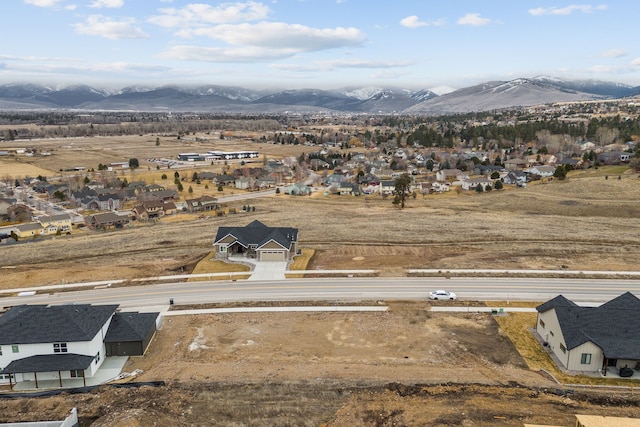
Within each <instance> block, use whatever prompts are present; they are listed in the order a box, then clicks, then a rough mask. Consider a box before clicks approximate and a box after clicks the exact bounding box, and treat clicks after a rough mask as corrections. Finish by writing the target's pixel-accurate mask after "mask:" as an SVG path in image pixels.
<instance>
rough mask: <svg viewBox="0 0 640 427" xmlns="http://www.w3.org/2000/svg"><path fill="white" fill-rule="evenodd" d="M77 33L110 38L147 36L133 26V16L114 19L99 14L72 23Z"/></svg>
mask: <svg viewBox="0 0 640 427" xmlns="http://www.w3.org/2000/svg"><path fill="white" fill-rule="evenodd" d="M74 27H75V29H76V32H77V33H78V34H85V35H89V36H98V37H104V38H106V39H110V40H120V39H146V38H149V36H148V35H147V34H145V33H144V32H143V31H142V30H141V29H140V28H138V27H136V26H135V20H134V19H133V18H123V19H121V20H119V21H115V20H113V19H111V18H109V17H106V16H101V15H91V16H89V17H88V18H87V20H86V21H85V22H84V23H79V24H75V25H74Z"/></svg>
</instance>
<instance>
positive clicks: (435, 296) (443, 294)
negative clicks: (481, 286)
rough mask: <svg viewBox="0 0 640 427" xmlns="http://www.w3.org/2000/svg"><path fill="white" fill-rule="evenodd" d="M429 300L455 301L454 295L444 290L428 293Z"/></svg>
mask: <svg viewBox="0 0 640 427" xmlns="http://www.w3.org/2000/svg"><path fill="white" fill-rule="evenodd" d="M429 299H432V300H439V299H448V300H455V299H456V294H454V293H453V292H449V291H445V290H437V291H431V292H429Z"/></svg>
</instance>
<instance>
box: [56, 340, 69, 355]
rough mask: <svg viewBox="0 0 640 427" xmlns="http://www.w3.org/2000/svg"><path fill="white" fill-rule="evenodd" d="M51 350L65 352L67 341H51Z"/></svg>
mask: <svg viewBox="0 0 640 427" xmlns="http://www.w3.org/2000/svg"><path fill="white" fill-rule="evenodd" d="M53 352H54V353H66V352H67V343H66V342H56V343H53Z"/></svg>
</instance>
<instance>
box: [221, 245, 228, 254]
mask: <svg viewBox="0 0 640 427" xmlns="http://www.w3.org/2000/svg"><path fill="white" fill-rule="evenodd" d="M225 252H227V246H226V245H220V253H225Z"/></svg>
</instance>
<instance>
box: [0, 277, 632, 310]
mask: <svg viewBox="0 0 640 427" xmlns="http://www.w3.org/2000/svg"><path fill="white" fill-rule="evenodd" d="M434 289H447V290H450V291H454V292H455V293H456V294H457V295H458V298H459V299H470V300H485V301H516V300H526V301H546V300H548V299H550V298H553V297H555V296H557V295H558V294H562V295H564V296H566V297H567V298H569V299H571V300H573V301H575V302H578V303H580V302H583V303H602V302H606V301H608V300H610V299H612V298H614V297H616V296H618V295H620V294H622V293H624V292H626V291H630V292H632V293H635V294H640V280H594V279H589V280H587V279H584V280H582V279H547V278H539V279H532V278H487V277H483V278H468V277H466V278H450V279H445V278H325V279H287V280H283V281H254V282H249V281H236V282H233V281H212V282H178V283H162V284H157V285H147V286H127V287H111V288H100V289H91V290H83V291H69V292H61V293H43V294H36V295H31V296H24V297H5V298H0V306H11V305H17V304H69V303H93V304H120V306H121V307H128V308H134V307H145V306H156V305H167V304H168V303H169V299H170V298H173V299H174V302H175V304H198V303H213V302H233V301H237V302H243V301H305V300H324V301H357V300H377V299H386V300H388V299H425V298H426V297H427V293H428V292H429V291H430V290H434Z"/></svg>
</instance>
